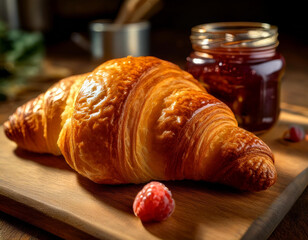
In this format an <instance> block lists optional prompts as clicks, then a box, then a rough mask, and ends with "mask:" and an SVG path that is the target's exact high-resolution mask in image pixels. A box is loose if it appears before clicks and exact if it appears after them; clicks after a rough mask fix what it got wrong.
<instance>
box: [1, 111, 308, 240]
mask: <svg viewBox="0 0 308 240" xmlns="http://www.w3.org/2000/svg"><path fill="white" fill-rule="evenodd" d="M291 123H298V124H301V125H304V126H305V127H308V118H307V117H306V116H304V115H296V114H294V113H291V112H283V113H282V114H281V118H280V121H279V123H278V124H277V125H276V127H275V128H273V129H272V130H271V131H269V132H268V133H267V134H265V135H263V136H262V138H263V139H264V141H265V142H267V143H268V144H269V146H270V147H271V148H272V150H273V152H274V154H275V159H276V167H277V171H278V181H277V183H276V184H275V185H274V186H273V187H271V188H270V189H269V190H267V191H263V192H258V193H249V192H241V191H237V190H234V189H231V188H229V187H225V186H221V185H217V184H209V183H205V182H193V181H174V182H165V184H166V185H167V187H168V188H169V189H170V190H171V191H172V193H173V197H174V199H175V201H176V210H175V212H174V214H173V215H172V216H171V217H170V218H169V219H167V220H166V221H164V222H161V223H148V224H142V223H141V222H140V221H139V219H138V218H136V217H135V216H134V215H133V212H132V203H133V200H134V197H135V195H136V194H137V192H138V191H139V190H140V189H141V188H142V185H133V184H128V185H119V186H107V185H98V184H95V183H93V182H91V181H89V180H87V179H85V178H83V177H81V176H79V175H78V174H77V173H75V172H74V171H73V170H71V169H70V168H69V166H68V165H67V164H66V163H65V161H64V159H63V158H61V157H60V158H57V157H53V156H50V155H41V154H34V153H29V152H25V151H23V150H21V149H18V148H16V146H15V144H14V143H12V142H10V141H9V140H8V139H6V137H5V136H4V134H3V130H2V129H0V152H1V156H0V210H2V211H4V212H6V213H8V214H10V215H13V216H16V217H18V218H20V219H22V220H24V221H26V222H29V223H31V224H33V225H36V226H38V227H40V228H43V229H45V230H47V231H49V232H51V233H54V234H56V235H58V236H60V237H62V238H67V239H85V238H86V239H89V238H90V237H93V238H100V239H240V238H243V239H266V238H267V237H268V236H269V235H270V234H271V232H272V231H273V230H274V229H275V227H276V226H277V225H278V224H279V222H280V221H281V219H282V218H283V217H284V215H285V214H286V213H287V212H288V210H289V209H290V208H291V206H292V205H293V203H294V202H295V201H296V199H297V198H298V197H299V196H300V194H301V193H302V192H303V190H304V189H305V187H306V186H307V183H308V170H307V167H308V159H307V156H308V142H307V141H302V142H300V143H289V142H285V141H283V140H281V133H282V132H283V131H284V130H285V129H287V127H288V126H289V124H291Z"/></svg>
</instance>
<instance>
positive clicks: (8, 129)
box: [3, 121, 13, 140]
mask: <svg viewBox="0 0 308 240" xmlns="http://www.w3.org/2000/svg"><path fill="white" fill-rule="evenodd" d="M3 130H4V133H5V135H6V136H7V138H9V139H11V140H12V138H13V136H12V131H11V123H10V121H6V122H4V123H3Z"/></svg>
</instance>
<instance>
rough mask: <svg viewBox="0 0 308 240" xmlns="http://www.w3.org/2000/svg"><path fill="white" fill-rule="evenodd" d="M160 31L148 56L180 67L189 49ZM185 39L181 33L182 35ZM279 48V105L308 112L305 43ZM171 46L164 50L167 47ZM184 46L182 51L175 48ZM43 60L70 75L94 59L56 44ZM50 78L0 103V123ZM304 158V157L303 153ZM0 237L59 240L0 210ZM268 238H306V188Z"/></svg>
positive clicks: (90, 66)
mask: <svg viewBox="0 0 308 240" xmlns="http://www.w3.org/2000/svg"><path fill="white" fill-rule="evenodd" d="M162 34H165V35H168V34H169V35H170V33H160V34H156V35H154V36H153V39H154V41H155V42H156V45H155V46H154V47H153V49H152V52H153V53H152V55H155V56H157V57H160V58H163V59H166V60H169V61H173V62H175V63H177V64H179V65H180V66H181V67H184V65H185V56H187V54H188V53H189V51H190V46H188V45H187V41H184V40H181V39H183V36H182V35H177V34H172V36H170V37H169V38H168V37H165V38H164V40H162V38H161V37H160V36H161V35H162ZM184 38H185V36H184ZM280 42H281V44H280V47H279V50H280V51H281V52H282V53H283V55H284V56H285V58H286V62H287V69H286V73H285V76H284V79H283V83H282V93H281V94H282V96H281V100H282V107H284V108H292V110H294V111H302V110H303V111H308V57H307V56H308V44H307V45H306V44H303V43H301V42H298V41H296V40H294V39H291V38H284V39H283V40H281V41H280ZM171 45H172V46H174V48H171V49H169V51H165V49H168V46H171ZM177 48H178V49H179V48H180V49H182V50H183V49H184V50H183V51H179V50H177ZM46 61H47V62H48V63H49V64H51V65H52V66H53V67H64V68H66V69H69V70H70V71H71V73H72V74H77V73H83V72H87V71H90V70H91V69H93V68H94V67H95V66H96V65H97V64H98V62H95V61H93V60H91V58H90V56H89V55H88V53H86V52H83V51H81V50H80V49H78V48H77V47H76V46H74V45H73V43H65V44H59V45H57V46H53V47H50V48H49V49H48V51H47V56H46ZM53 82H54V81H42V82H40V83H39V88H38V89H36V90H34V91H31V92H29V93H25V94H22V95H21V96H20V97H19V98H18V99H16V100H14V101H7V102H0V124H2V123H3V122H4V121H5V120H6V118H7V117H8V115H9V114H11V113H12V112H13V111H14V110H15V108H16V107H17V106H18V105H20V104H22V103H24V102H25V101H27V100H29V99H30V98H32V97H33V96H35V95H37V94H38V93H39V92H40V91H44V90H45V89H47V88H48V87H49V86H50V85H51V84H52V83H53ZM307 161H308V156H307ZM0 239H1V240H2V239H3V240H7V239H22V240H27V239H32V240H34V239H42V240H45V239H46V240H47V239H48V240H49V239H60V238H58V237H57V236H55V235H53V234H51V233H48V232H46V231H44V230H42V229H39V228H37V227H35V226H32V225H30V224H28V223H26V222H23V221H21V220H19V219H17V218H15V217H12V216H9V215H7V214H5V213H3V212H0ZM269 239H270V240H278V239H296V240H297V239H302V240H304V239H308V189H307V188H306V190H305V191H304V192H303V194H302V195H301V197H300V198H299V199H298V200H297V202H296V203H295V204H294V206H293V207H292V209H291V210H290V211H289V213H288V214H287V215H286V216H285V218H284V219H283V220H282V221H281V223H280V224H279V225H278V226H277V228H276V229H275V231H274V232H273V233H272V235H271V236H270V237H269Z"/></svg>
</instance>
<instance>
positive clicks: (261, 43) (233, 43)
mask: <svg viewBox="0 0 308 240" xmlns="http://www.w3.org/2000/svg"><path fill="white" fill-rule="evenodd" d="M277 38H278V28H277V27H276V26H274V25H270V24H267V23H259V22H217V23H208V24H201V25H198V26H195V27H193V28H192V30H191V36H190V40H191V43H192V45H193V47H197V48H201V49H213V48H258V47H267V46H273V45H274V46H277V45H278V40H277Z"/></svg>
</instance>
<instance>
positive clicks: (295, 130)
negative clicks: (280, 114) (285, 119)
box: [283, 125, 305, 142]
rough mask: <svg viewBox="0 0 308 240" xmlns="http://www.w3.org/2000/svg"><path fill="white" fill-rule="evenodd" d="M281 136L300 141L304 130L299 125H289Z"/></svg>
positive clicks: (303, 136)
mask: <svg viewBox="0 0 308 240" xmlns="http://www.w3.org/2000/svg"><path fill="white" fill-rule="evenodd" d="M283 138H284V139H285V140H287V141H291V142H300V141H302V140H303V139H304V138H305V131H304V129H303V128H302V127H301V126H298V125H295V126H291V127H290V128H289V130H287V131H286V132H285V133H284V136H283Z"/></svg>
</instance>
